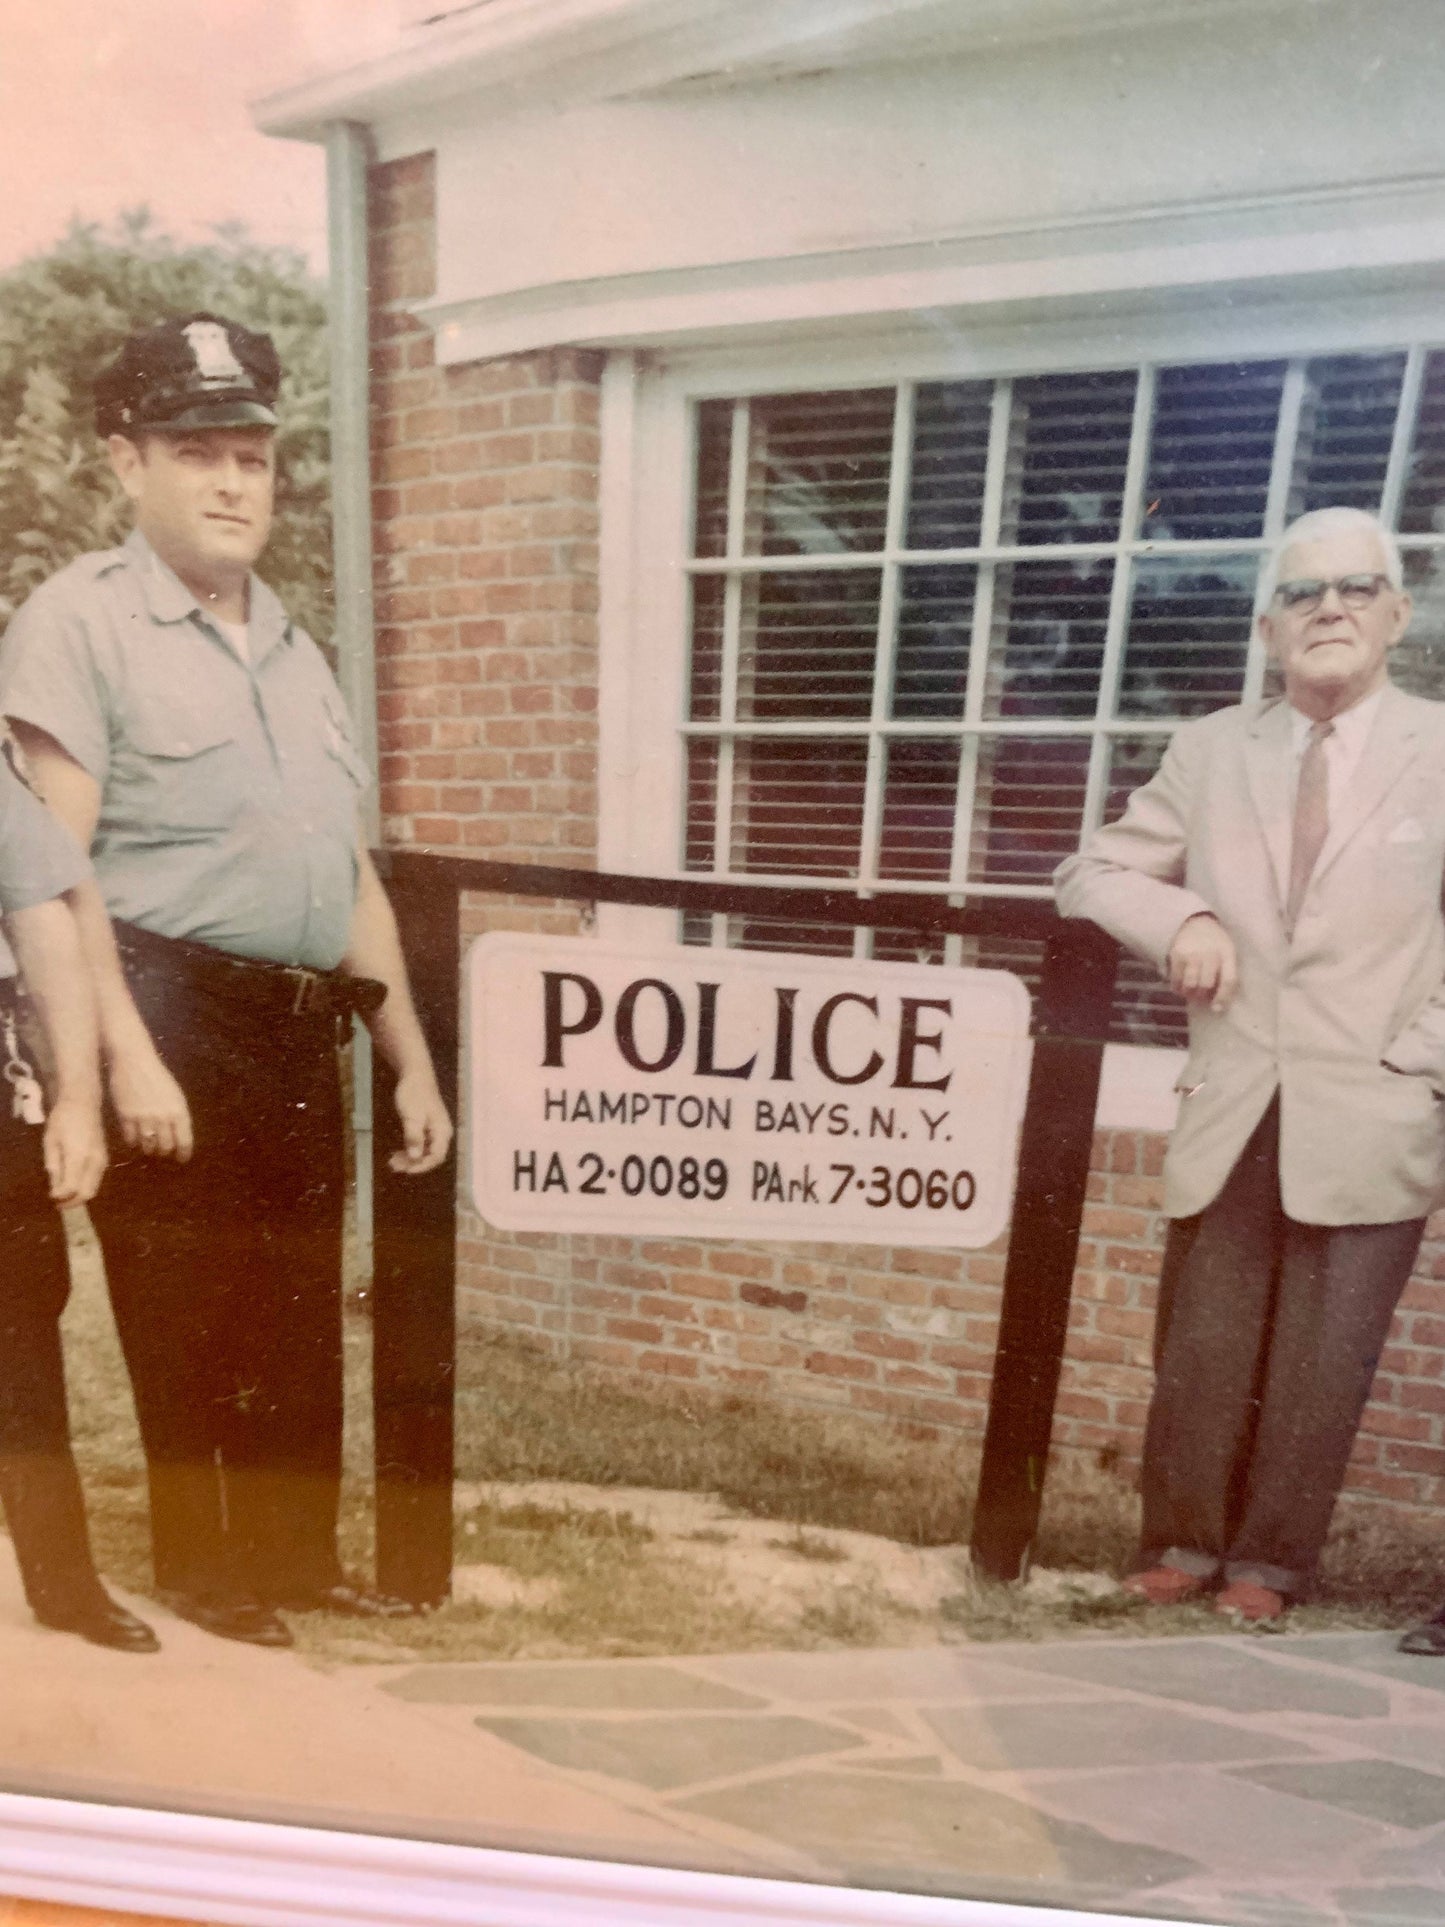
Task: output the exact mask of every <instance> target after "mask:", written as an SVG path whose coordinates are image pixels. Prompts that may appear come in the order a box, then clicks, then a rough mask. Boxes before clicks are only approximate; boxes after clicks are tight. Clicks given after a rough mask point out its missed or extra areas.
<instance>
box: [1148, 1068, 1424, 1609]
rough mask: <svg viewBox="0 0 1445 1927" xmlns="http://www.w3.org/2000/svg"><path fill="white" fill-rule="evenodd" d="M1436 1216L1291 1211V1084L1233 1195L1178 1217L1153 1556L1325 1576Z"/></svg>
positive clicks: (1153, 1459) (1159, 1338)
mask: <svg viewBox="0 0 1445 1927" xmlns="http://www.w3.org/2000/svg"><path fill="white" fill-rule="evenodd" d="M1424 1228H1425V1221H1424V1219H1423V1218H1413V1219H1410V1220H1409V1221H1408V1222H1406V1223H1403V1224H1365V1225H1312V1224H1298V1223H1296V1222H1295V1221H1294V1220H1293V1219H1291V1218H1287V1217H1286V1216H1285V1215H1284V1210H1283V1208H1282V1206H1281V1203H1280V1191H1279V1101H1278V1099H1276V1100H1275V1101H1274V1103H1272V1104H1271V1105H1270V1107H1269V1109H1268V1111H1266V1112H1265V1115H1264V1117H1263V1118H1262V1119H1261V1120H1260V1123H1259V1126H1258V1128H1257V1129H1256V1130H1255V1132H1254V1135H1253V1136H1252V1137H1251V1138H1250V1140H1249V1143H1248V1144H1247V1145H1246V1146H1245V1148H1244V1150H1243V1151H1242V1152H1241V1153H1240V1157H1239V1161H1238V1163H1237V1164H1236V1165H1235V1167H1234V1169H1233V1171H1232V1172H1231V1173H1230V1175H1229V1178H1228V1180H1227V1181H1226V1183H1225V1186H1224V1189H1223V1190H1222V1191H1221V1192H1220V1193H1219V1195H1218V1197H1217V1198H1215V1199H1214V1201H1213V1202H1212V1203H1211V1204H1209V1205H1207V1206H1206V1207H1205V1209H1204V1210H1203V1211H1201V1212H1199V1213H1197V1214H1196V1215H1195V1216H1194V1217H1191V1218H1177V1219H1175V1220H1174V1222H1173V1223H1172V1224H1171V1225H1170V1227H1169V1235H1168V1238H1167V1241H1166V1243H1165V1248H1164V1268H1163V1272H1162V1275H1161V1278H1160V1285H1159V1311H1158V1317H1157V1322H1156V1325H1155V1336H1154V1369H1155V1384H1154V1398H1153V1402H1152V1404H1151V1405H1150V1408H1149V1423H1148V1427H1147V1429H1146V1431H1145V1435H1144V1481H1143V1484H1144V1523H1143V1535H1142V1548H1143V1551H1142V1557H1143V1563H1144V1565H1145V1566H1154V1565H1167V1566H1173V1567H1176V1568H1177V1569H1178V1570H1180V1571H1182V1572H1187V1573H1192V1574H1193V1575H1195V1576H1196V1577H1197V1578H1200V1579H1212V1578H1214V1577H1215V1576H1216V1575H1218V1574H1220V1573H1221V1572H1222V1573H1223V1576H1224V1578H1225V1579H1226V1580H1234V1579H1251V1580H1254V1581H1255V1582H1256V1583H1257V1584H1259V1585H1263V1586H1269V1587H1271V1588H1272V1589H1273V1590H1274V1591H1276V1592H1281V1593H1284V1594H1286V1595H1288V1596H1291V1597H1297V1596H1298V1595H1299V1594H1301V1593H1303V1592H1304V1591H1306V1590H1307V1589H1308V1587H1309V1584H1310V1580H1311V1578H1312V1576H1313V1574H1314V1570H1315V1567H1316V1565H1317V1563H1318V1561H1319V1556H1320V1550H1321V1548H1322V1547H1323V1545H1324V1541H1325V1534H1326V1532H1327V1531H1328V1530H1329V1523H1330V1514H1331V1512H1332V1511H1333V1510H1334V1504H1335V1500H1336V1498H1337V1497H1338V1496H1339V1490H1340V1486H1341V1484H1342V1482H1343V1480H1344V1476H1345V1467H1346V1465H1347V1463H1348V1461H1349V1456H1350V1448H1351V1446H1352V1445H1353V1444H1354V1438H1355V1433H1356V1431H1357V1430H1358V1428H1359V1423H1360V1414H1361V1412H1362V1411H1363V1410H1364V1405H1365V1400H1366V1399H1367V1398H1368V1396H1369V1392H1370V1383H1371V1380H1372V1379H1373V1377H1374V1374H1375V1367H1376V1365H1377V1363H1378V1361H1379V1356H1380V1351H1381V1349H1382V1347H1383V1346H1384V1343H1385V1339H1386V1336H1387V1334H1388V1332H1389V1329H1390V1320H1391V1318H1392V1316H1393V1315H1394V1310H1395V1306H1396V1304H1397V1303H1398V1302H1399V1298H1400V1294H1401V1292H1402V1291H1403V1290H1404V1288H1405V1284H1406V1281H1407V1280H1408V1278H1409V1276H1410V1268H1411V1266H1412V1265H1413V1264H1414V1262H1415V1255H1416V1253H1417V1252H1418V1250H1419V1248H1420V1239H1421V1235H1422V1233H1423V1232H1424Z"/></svg>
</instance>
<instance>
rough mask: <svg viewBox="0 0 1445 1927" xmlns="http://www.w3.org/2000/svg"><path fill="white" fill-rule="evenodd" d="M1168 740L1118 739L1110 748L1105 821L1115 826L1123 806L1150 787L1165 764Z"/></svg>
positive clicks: (1158, 737) (1136, 737)
mask: <svg viewBox="0 0 1445 1927" xmlns="http://www.w3.org/2000/svg"><path fill="white" fill-rule="evenodd" d="M1168 746H1169V738H1168V737H1167V736H1116V737H1115V738H1114V740H1113V742H1112V743H1111V744H1110V745H1109V776H1108V786H1107V788H1106V790H1105V793H1104V821H1105V822H1106V823H1113V822H1115V821H1116V820H1117V819H1118V818H1119V817H1121V816H1122V815H1123V814H1124V805H1125V804H1126V803H1127V802H1128V801H1129V798H1130V797H1131V796H1132V795H1133V794H1134V791H1135V790H1136V789H1138V788H1139V786H1140V784H1141V783H1147V782H1148V781H1149V779H1150V777H1151V776H1152V775H1153V774H1154V772H1155V770H1157V769H1158V767H1159V765H1160V763H1161V762H1162V761H1163V758H1164V752H1165V750H1166V749H1167V748H1168Z"/></svg>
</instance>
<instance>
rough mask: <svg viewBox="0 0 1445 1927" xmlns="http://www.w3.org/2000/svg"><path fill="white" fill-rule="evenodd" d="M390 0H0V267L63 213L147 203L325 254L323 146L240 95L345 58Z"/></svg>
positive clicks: (373, 31)
mask: <svg viewBox="0 0 1445 1927" xmlns="http://www.w3.org/2000/svg"><path fill="white" fill-rule="evenodd" d="M395 16H396V0H0V270H3V269H4V268H6V267H9V266H11V265H13V264H14V263H15V262H16V261H19V260H21V259H23V258H24V257H26V256H27V255H31V254H35V253H38V252H43V251H44V250H45V249H46V248H47V247H49V246H50V245H51V243H53V242H54V241H56V240H58V239H59V237H60V235H61V234H62V233H63V232H64V230H65V228H66V226H67V225H68V224H69V222H70V219H71V217H72V216H73V215H79V216H81V217H82V218H83V219H86V220H94V221H100V222H107V221H109V220H110V219H112V218H113V217H114V216H115V215H116V214H118V213H119V212H120V211H121V210H122V209H124V208H128V207H134V206H137V205H138V204H140V203H145V204H147V205H148V206H149V207H150V208H151V209H152V210H153V211H154V213H155V215H156V217H157V219H158V222H159V224H160V225H161V226H163V227H165V228H167V229H168V230H169V231H170V232H172V233H175V234H177V235H179V236H181V237H182V238H186V239H190V238H195V237H199V236H202V235H204V234H205V233H206V232H207V230H208V229H209V228H210V227H211V226H212V225H213V224H215V223H218V222H224V221H232V220H240V221H243V222H244V223H245V224H246V226H247V227H248V229H249V230H250V232H251V233H252V234H253V235H254V237H255V238H256V239H257V240H259V241H264V242H271V243H284V244H287V245H289V246H293V247H299V248H301V249H303V250H304V251H305V253H306V254H307V255H308V256H309V257H310V258H311V260H312V261H313V262H314V263H315V265H316V266H317V267H318V268H320V267H321V266H323V265H324V262H325V254H326V199H325V164H324V161H323V157H322V152H321V149H320V148H319V147H315V146H312V145H310V144H309V143H302V142H298V141H282V140H273V139H269V138H268V137H267V136H265V135H263V134H259V133H257V132H256V130H255V128H254V126H253V125H252V124H251V121H250V117H249V114H248V112H247V102H248V100H251V99H254V98H255V97H256V96H257V95H258V94H263V93H266V92H269V91H271V90H272V89H273V88H276V87H278V86H284V85H287V84H289V83H290V82H292V81H294V80H298V79H300V78H302V77H304V76H306V75H308V74H311V73H315V72H318V71H325V70H327V69H333V68H340V67H345V66H349V65H351V64H353V63H354V62H355V61H356V60H357V58H358V57H360V56H361V55H362V54H364V52H365V51H366V49H367V47H368V46H369V45H371V44H374V42H375V41H376V40H377V39H378V38H380V37H381V36H382V35H383V34H384V33H385V30H386V27H387V25H388V23H389V22H390V21H391V20H392V19H393V18H395Z"/></svg>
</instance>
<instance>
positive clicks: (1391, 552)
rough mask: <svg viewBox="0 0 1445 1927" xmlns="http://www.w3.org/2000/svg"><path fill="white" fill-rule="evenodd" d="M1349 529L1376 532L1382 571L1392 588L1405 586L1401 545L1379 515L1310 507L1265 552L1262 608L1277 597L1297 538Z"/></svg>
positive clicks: (1315, 537)
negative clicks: (1281, 571) (1282, 570)
mask: <svg viewBox="0 0 1445 1927" xmlns="http://www.w3.org/2000/svg"><path fill="white" fill-rule="evenodd" d="M1346 532H1348V533H1350V534H1360V533H1367V534H1370V535H1372V536H1374V538H1375V540H1376V541H1377V542H1378V543H1379V545H1380V552H1381V554H1382V555H1383V557H1384V561H1385V566H1384V569H1383V570H1382V571H1381V573H1382V574H1383V575H1384V576H1385V578H1386V580H1387V581H1388V582H1389V584H1390V587H1391V588H1392V589H1395V590H1402V589H1403V588H1404V586H1405V565H1404V563H1403V562H1402V561H1401V559H1400V545H1399V543H1398V542H1397V541H1396V540H1395V538H1394V536H1393V535H1392V534H1391V533H1390V531H1389V530H1388V529H1387V528H1386V527H1385V525H1384V523H1383V522H1382V521H1381V520H1380V518H1379V516H1378V515H1371V514H1370V512H1369V511H1368V509H1354V508H1328V509H1311V510H1310V512H1309V514H1308V515H1299V516H1296V517H1295V519H1294V521H1293V522H1291V523H1290V525H1289V527H1288V528H1287V529H1286V530H1285V531H1284V534H1283V535H1281V536H1280V538H1279V540H1278V541H1277V542H1276V543H1275V544H1274V546H1273V547H1272V548H1271V549H1270V550H1269V552H1268V554H1267V555H1266V556H1265V558H1264V563H1263V565H1262V567H1261V569H1260V572H1259V606H1260V608H1261V609H1267V608H1268V607H1269V605H1270V603H1271V601H1273V599H1274V592H1275V590H1276V589H1277V588H1278V587H1279V565H1280V563H1281V562H1282V561H1283V560H1284V556H1285V552H1286V550H1288V549H1292V548H1293V547H1294V545H1295V543H1296V542H1315V541H1319V540H1321V539H1322V538H1323V537H1325V536H1329V535H1340V534H1344V533H1346Z"/></svg>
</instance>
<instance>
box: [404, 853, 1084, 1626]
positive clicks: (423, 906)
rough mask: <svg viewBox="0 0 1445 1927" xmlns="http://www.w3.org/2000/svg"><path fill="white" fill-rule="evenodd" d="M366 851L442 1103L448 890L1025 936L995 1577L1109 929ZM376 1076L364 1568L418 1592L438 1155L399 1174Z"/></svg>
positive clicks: (454, 954)
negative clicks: (1027, 1040) (1028, 970)
mask: <svg viewBox="0 0 1445 1927" xmlns="http://www.w3.org/2000/svg"><path fill="white" fill-rule="evenodd" d="M378 866H379V868H380V870H381V873H382V876H383V878H384V879H385V880H386V884H387V888H388V891H389V893H390V896H391V900H392V904H393V907H394V909H395V911H396V915H397V921H398V924H399V925H400V928H401V936H402V943H403V946H404V948H405V950H406V954H407V959H408V963H409V965H410V968H411V974H412V984H413V988H414V991H415V994H416V999H417V1008H418V1012H419V1014H420V1017H421V1021H422V1025H423V1027H424V1029H425V1030H426V1033H427V1036H428V1039H429V1040H430V1043H431V1047H432V1053H433V1056H434V1058H435V1061H436V1065H437V1072H438V1076H439V1077H440V1078H441V1081H442V1089H443V1094H444V1095H445V1097H446V1098H447V1101H448V1104H449V1105H450V1106H451V1109H452V1112H453V1115H454V1116H455V1115H456V1112H457V1098H458V1065H459V1056H460V1038H459V1020H460V1002H461V939H460V934H459V929H458V922H459V915H458V912H459V905H460V899H461V895H462V892H463V891H480V892H485V893H488V894H492V895H500V896H514V897H515V896H521V897H542V898H548V899H551V900H554V901H556V900H559V899H560V900H570V901H574V902H580V903H628V904H637V905H642V906H645V907H647V908H649V909H670V910H691V911H696V912H699V913H704V914H714V915H717V914H721V915H733V916H751V917H786V918H787V919H789V920H790V921H797V922H806V923H815V924H816V923H831V924H837V925H841V926H845V927H854V928H856V927H858V926H867V927H871V928H877V929H891V930H900V929H902V930H917V931H920V932H928V933H929V934H940V935H946V934H948V933H949V932H958V933H959V934H961V935H963V936H974V937H978V936H993V937H1013V938H1033V939H1035V940H1037V939H1040V938H1041V939H1042V940H1043V943H1044V967H1043V976H1042V981H1041V984H1040V988H1039V995H1038V998H1037V1003H1036V1012H1035V1022H1034V1037H1035V1044H1034V1058H1033V1067H1032V1071H1031V1073H1030V1077H1029V1091H1028V1103H1027V1107H1026V1109H1025V1113H1024V1122H1023V1132H1022V1138H1021V1142H1020V1154H1019V1172H1018V1185H1017V1191H1016V1195H1015V1202H1014V1213H1013V1226H1012V1230H1011V1233H1010V1238H1009V1253H1008V1261H1007V1265H1006V1268H1005V1274H1004V1286H1003V1296H1002V1303H1001V1306H1000V1322H999V1338H998V1350H997V1353H996V1356H995V1363H994V1373H993V1383H992V1389H991V1393H990V1398H989V1412H988V1424H987V1428H986V1430H985V1433H984V1447H983V1465H982V1469H981V1473H980V1478H979V1488H978V1497H977V1502H976V1505H975V1509H974V1522H973V1541H972V1548H973V1556H974V1560H975V1563H976V1565H977V1566H978V1567H979V1568H980V1570H982V1571H984V1572H986V1573H988V1574H989V1575H991V1576H992V1577H995V1578H999V1579H1016V1578H1019V1577H1020V1576H1022V1574H1023V1572H1024V1570H1025V1569H1026V1566H1027V1562H1028V1554H1029V1548H1030V1546H1031V1544H1032V1542H1033V1539H1034V1535H1035V1532H1036V1530H1037V1527H1038V1519H1039V1508H1040V1505H1041V1503H1042V1498H1043V1482H1044V1468H1045V1465H1046V1462H1047V1458H1048V1449H1049V1433H1050V1429H1051V1426H1052V1423H1053V1412H1054V1399H1055V1396H1056V1394H1057V1391H1058V1382H1059V1370H1060V1366H1061V1364H1062V1361H1063V1352H1064V1338H1065V1334H1066V1332H1067V1329H1068V1315H1069V1296H1070V1292H1071V1289H1072V1284H1073V1274H1074V1260H1075V1256H1076V1254H1077V1251H1078V1243H1079V1227H1080V1224H1081V1222H1082V1218H1083V1209H1084V1194H1085V1187H1086V1185H1087V1181H1088V1172H1089V1152H1090V1147H1091V1144H1092V1139H1093V1126H1094V1109H1095V1104H1096V1101H1097V1097H1098V1090H1099V1069H1100V1063H1101V1060H1102V1057H1103V1048H1104V1047H1103V1037H1104V1033H1105V1030H1106V1028H1107V1024H1108V1016H1109V1005H1110V999H1111V996H1112V993H1113V986H1114V974H1115V969H1116V966H1117V961H1118V950H1117V946H1116V945H1115V944H1114V943H1113V942H1112V941H1111V940H1110V939H1109V938H1107V937H1105V936H1104V935H1103V934H1102V933H1101V932H1100V931H1098V930H1097V929H1095V928H1094V926H1093V925H1092V924H1087V923H1065V922H1062V921H1060V919H1059V918H1058V917H1057V916H1056V915H1055V913H1054V911H1053V910H1052V908H1051V907H1050V906H1049V905H1048V904H1045V903H1041V902H1037V901H1033V900H1025V899H1020V898H1017V897H1008V898H1004V897H982V898H975V899H974V900H973V901H972V902H970V903H968V904H966V905H965V906H964V907H962V908H959V907H958V906H956V905H953V904H950V903H949V902H948V900H947V898H945V897H942V896H914V895H908V896H898V895H893V896H887V895H879V896H873V897H862V896H859V895H858V894H857V893H856V892H854V891H851V890H845V889H833V888H829V887H827V886H826V885H819V886H816V887H805V888H799V887H797V886H796V885H788V886H786V887H785V886H781V885H778V886H775V885H771V884H761V883H715V882H711V881H709V880H708V879H706V878H703V877H699V878H696V879H693V878H687V879H682V880H680V879H676V878H653V877H632V876H619V875H616V874H612V873H608V872H602V871H594V870H570V869H560V868H552V867H551V866H548V865H542V864H531V863H493V862H489V861H486V860H483V859H481V858H470V857H448V856H438V855H433V854H431V853H430V852H424V851H411V850H385V851H381V852H379V853H378ZM374 1095H375V1119H376V1122H375V1135H374V1138H373V1145H374V1158H375V1202H374V1213H375V1217H374V1238H375V1282H374V1287H373V1304H374V1312H375V1327H374V1332H375V1335H374V1366H373V1399H374V1406H375V1417H376V1536H377V1579H378V1583H379V1584H380V1585H381V1586H382V1587H383V1588H384V1589H385V1590H386V1591H388V1592H395V1593H399V1594H401V1595H402V1596H403V1597H404V1598H408V1599H413V1600H416V1601H417V1602H418V1603H423V1604H434V1603H436V1602H438V1601H440V1600H441V1599H444V1598H445V1597H446V1594H447V1590H448V1587H449V1585H450V1582H451V1559H452V1475H453V1408H454V1402H455V1386H456V1245H457V1237H456V1171H455V1168H454V1165H453V1164H452V1162H451V1161H450V1160H449V1161H448V1162H447V1163H446V1164H445V1165H443V1166H442V1168H441V1169H440V1170H439V1171H435V1172H432V1173H430V1174H428V1175H427V1176H424V1177H421V1178H406V1177H397V1176H396V1175H395V1174H394V1173H393V1172H392V1171H391V1170H390V1168H389V1159H390V1156H391V1153H392V1152H393V1151H394V1150H395V1149H396V1146H397V1138H396V1135H395V1125H394V1122H393V1121H392V1120H393V1111H392V1105H391V1093H390V1088H389V1079H388V1075H387V1073H386V1071H385V1069H384V1067H378V1070H377V1072H376V1090H375V1094H374Z"/></svg>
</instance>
